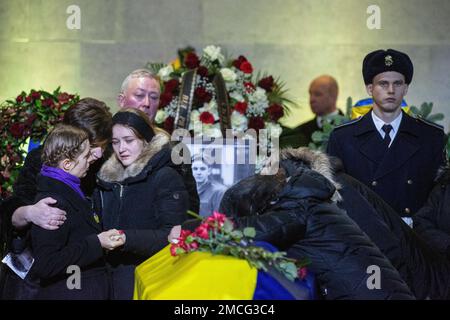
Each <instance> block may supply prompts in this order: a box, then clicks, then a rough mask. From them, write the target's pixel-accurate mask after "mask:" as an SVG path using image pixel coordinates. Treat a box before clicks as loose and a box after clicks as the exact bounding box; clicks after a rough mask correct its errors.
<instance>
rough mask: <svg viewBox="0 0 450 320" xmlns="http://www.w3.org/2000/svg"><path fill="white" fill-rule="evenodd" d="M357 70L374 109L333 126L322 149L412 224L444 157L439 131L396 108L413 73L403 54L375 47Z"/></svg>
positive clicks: (430, 124) (443, 146)
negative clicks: (375, 49)
mask: <svg viewBox="0 0 450 320" xmlns="http://www.w3.org/2000/svg"><path fill="white" fill-rule="evenodd" d="M362 69H363V70H362V71H363V77H364V82H365V84H366V90H367V92H368V94H369V95H370V96H372V98H373V101H374V103H373V109H372V111H370V112H368V113H367V114H366V115H365V116H363V117H360V118H358V119H356V120H354V121H351V122H349V123H346V124H344V125H341V126H339V127H336V128H335V129H334V131H333V132H332V134H331V136H330V140H329V143H328V149H327V152H328V154H330V155H332V156H336V157H338V158H340V159H341V160H342V162H343V165H344V170H345V171H346V173H348V174H350V175H352V176H353V177H355V178H356V179H358V180H360V181H361V182H363V183H365V184H366V185H368V186H369V187H371V188H372V189H373V190H374V191H375V192H376V193H378V194H379V195H380V196H381V197H382V198H383V199H384V200H385V201H386V202H387V203H388V204H390V205H391V206H392V207H393V208H394V209H395V210H396V211H397V212H398V213H399V215H400V216H402V218H403V220H405V222H407V223H408V224H410V225H412V220H411V218H410V217H411V216H412V215H413V214H414V213H415V212H416V211H417V210H418V209H419V208H420V207H422V206H423V204H424V203H425V200H426V199H427V196H428V194H429V193H430V191H431V188H432V187H433V180H434V178H435V176H436V173H437V170H438V168H439V166H441V165H443V164H444V163H445V161H446V160H445V159H446V157H445V151H444V150H445V135H444V131H443V129H442V128H441V127H440V126H438V125H436V124H433V123H429V122H427V121H425V120H422V119H420V118H417V119H416V118H413V117H411V116H409V115H407V114H406V113H405V112H403V111H402V109H401V102H402V99H403V97H404V96H405V95H406V93H407V91H408V85H409V84H410V83H411V80H412V76H413V64H412V62H411V60H410V58H409V57H408V55H406V54H405V53H402V52H399V51H396V50H392V49H388V50H387V51H385V50H377V51H374V52H372V53H369V54H368V55H367V56H366V57H365V58H364V62H363V68H362Z"/></svg>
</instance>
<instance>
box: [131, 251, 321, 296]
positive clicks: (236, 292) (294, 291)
mask: <svg viewBox="0 0 450 320" xmlns="http://www.w3.org/2000/svg"><path fill="white" fill-rule="evenodd" d="M258 245H261V243H258ZM262 246H264V247H265V248H266V249H268V250H271V249H274V248H273V247H272V246H271V245H269V244H267V243H264V245H262ZM315 287H316V286H315V283H314V276H312V275H311V273H309V274H308V276H307V277H306V278H305V279H304V280H297V281H296V282H295V283H294V282H291V281H289V280H288V279H286V278H285V277H284V276H283V275H281V274H277V273H272V272H269V273H266V272H264V271H258V270H257V269H255V268H252V267H250V265H249V264H248V262H247V261H246V260H242V259H238V258H235V257H232V256H225V255H212V254H211V253H209V252H193V253H189V254H185V255H181V256H177V257H173V256H171V255H170V246H167V247H165V248H164V249H162V250H161V251H159V252H158V253H157V254H155V255H154V256H153V257H151V258H149V259H148V260H146V261H145V262H143V263H142V264H140V265H139V266H137V268H136V271H135V287H134V299H135V300H252V299H254V300H261V299H280V300H281V299H283V300H291V299H298V300H311V299H314V298H315V292H314V288H315Z"/></svg>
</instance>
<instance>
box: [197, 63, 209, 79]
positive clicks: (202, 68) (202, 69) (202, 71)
mask: <svg viewBox="0 0 450 320" xmlns="http://www.w3.org/2000/svg"><path fill="white" fill-rule="evenodd" d="M197 74H198V75H199V76H200V77H207V76H208V68H207V67H205V66H200V67H198V68H197Z"/></svg>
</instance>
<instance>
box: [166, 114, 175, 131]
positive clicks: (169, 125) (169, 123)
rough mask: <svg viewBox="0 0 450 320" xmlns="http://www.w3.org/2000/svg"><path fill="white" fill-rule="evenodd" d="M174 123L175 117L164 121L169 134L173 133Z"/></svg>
mask: <svg viewBox="0 0 450 320" xmlns="http://www.w3.org/2000/svg"><path fill="white" fill-rule="evenodd" d="M174 122H175V119H174V117H167V118H166V120H165V121H164V129H165V130H166V131H167V132H169V133H172V131H173V125H174Z"/></svg>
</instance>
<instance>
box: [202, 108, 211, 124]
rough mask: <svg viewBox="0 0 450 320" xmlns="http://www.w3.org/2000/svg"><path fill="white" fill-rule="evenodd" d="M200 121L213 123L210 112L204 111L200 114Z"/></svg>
mask: <svg viewBox="0 0 450 320" xmlns="http://www.w3.org/2000/svg"><path fill="white" fill-rule="evenodd" d="M200 121H201V122H202V123H204V124H213V123H214V116H213V115H212V114H211V113H210V112H208V111H204V112H202V113H201V114H200Z"/></svg>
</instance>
